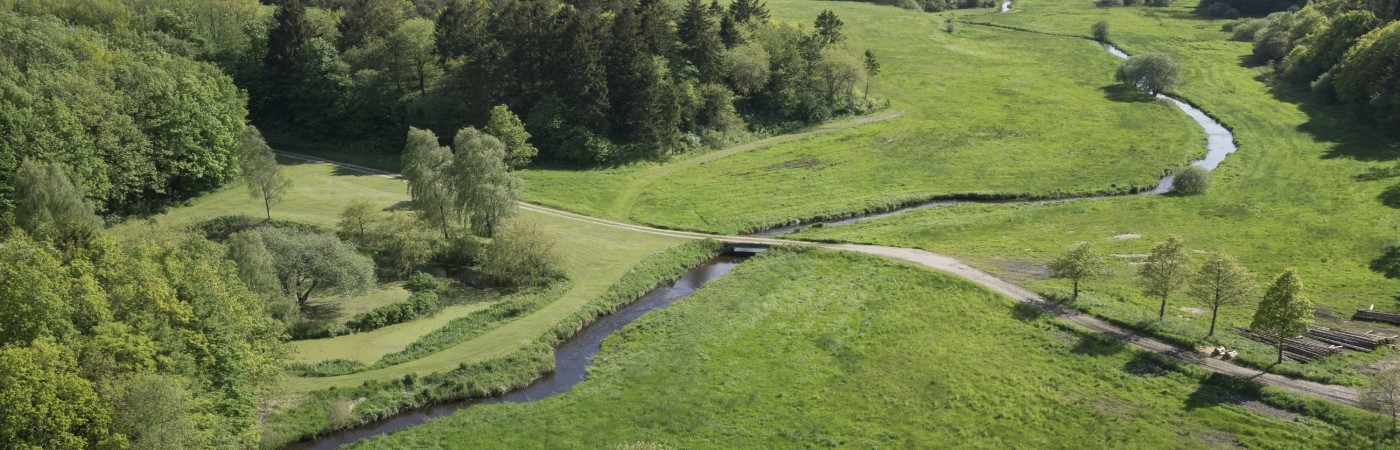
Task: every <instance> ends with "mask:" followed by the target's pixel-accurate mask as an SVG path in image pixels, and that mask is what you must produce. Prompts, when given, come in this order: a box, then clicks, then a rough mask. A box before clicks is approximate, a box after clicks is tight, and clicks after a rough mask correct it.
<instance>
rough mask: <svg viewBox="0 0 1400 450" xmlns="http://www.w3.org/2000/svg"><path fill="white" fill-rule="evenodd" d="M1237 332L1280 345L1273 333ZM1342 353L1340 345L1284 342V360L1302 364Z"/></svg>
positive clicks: (1294, 341) (1302, 341)
mask: <svg viewBox="0 0 1400 450" xmlns="http://www.w3.org/2000/svg"><path fill="white" fill-rule="evenodd" d="M1236 330H1237V331H1239V332H1240V334H1243V335H1245V336H1248V337H1249V338H1250V339H1254V340H1256V341H1259V342H1263V343H1265V344H1269V345H1277V343H1278V340H1277V339H1276V338H1274V335H1273V334H1272V333H1265V332H1262V331H1253V330H1246V329H1243V328H1237V329H1236ZM1341 352H1342V346H1340V345H1327V344H1318V343H1314V342H1310V341H1308V340H1305V339H1298V338H1288V339H1284V340H1283V358H1284V359H1287V360H1289V361H1293V362H1296V363H1300V364H1306V363H1308V362H1312V361H1313V360H1315V359H1320V358H1324V357H1328V356H1332V355H1335V354H1338V353H1341Z"/></svg>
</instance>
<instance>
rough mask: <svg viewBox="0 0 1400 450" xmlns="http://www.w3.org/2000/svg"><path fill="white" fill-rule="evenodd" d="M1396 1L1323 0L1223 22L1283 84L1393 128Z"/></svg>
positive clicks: (1398, 127) (1399, 37) (1399, 6)
mask: <svg viewBox="0 0 1400 450" xmlns="http://www.w3.org/2000/svg"><path fill="white" fill-rule="evenodd" d="M1397 19H1400V1H1394V0H1323V1H1312V2H1309V3H1308V4H1307V6H1305V7H1303V8H1302V9H1294V10H1288V11H1280V12H1275V13H1272V14H1269V15H1268V16H1266V17H1263V18H1251V19H1241V20H1239V21H1235V22H1231V23H1229V24H1227V25H1226V26H1225V27H1226V30H1227V31H1230V32H1231V33H1232V38H1233V39H1235V40H1240V41H1247V42H1253V43H1254V52H1253V57H1254V60H1255V61H1256V62H1258V63H1263V64H1267V65H1268V66H1269V67H1270V68H1272V69H1273V74H1274V76H1275V77H1276V78H1277V79H1278V80H1279V81H1280V82H1282V83H1287V84H1292V85H1295V86H1299V87H1303V88H1307V89H1310V90H1311V92H1312V93H1313V97H1314V99H1315V100H1317V101H1320V102H1323V103H1330V104H1341V105H1344V106H1346V107H1347V109H1348V110H1349V111H1351V112H1352V113H1353V116H1354V117H1356V118H1357V119H1358V120H1361V121H1363V122H1366V123H1369V124H1371V125H1373V126H1376V127H1378V128H1380V129H1382V130H1386V131H1388V132H1391V133H1392V134H1395V133H1400V56H1397V55H1400V21H1397Z"/></svg>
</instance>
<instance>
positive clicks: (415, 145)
mask: <svg viewBox="0 0 1400 450" xmlns="http://www.w3.org/2000/svg"><path fill="white" fill-rule="evenodd" d="M451 165H452V151H450V150H448V149H447V147H443V146H441V145H438V138H437V135H434V134H433V132H432V131H429V130H420V129H417V128H409V129H408V143H407V145H405V146H404V150H403V176H404V178H407V179H408V194H409V195H410V196H411V197H412V198H413V206H414V207H415V208H416V209H417V210H418V214H419V215H420V216H421V217H423V220H424V221H425V222H428V223H429V224H431V225H432V226H433V227H434V228H437V229H439V230H441V231H442V238H443V239H447V240H451V239H452V227H453V226H455V225H457V224H459V223H460V222H461V220H460V217H459V216H458V215H457V210H456V208H455V207H454V206H453V202H454V198H453V195H452V194H453V193H452V190H451V189H450V187H449V186H448V178H449V177H448V172H449V170H451Z"/></svg>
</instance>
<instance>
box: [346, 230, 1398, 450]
mask: <svg viewBox="0 0 1400 450" xmlns="http://www.w3.org/2000/svg"><path fill="white" fill-rule="evenodd" d="M1028 309H1029V308H1024V307H1020V306H1018V305H1016V304H1015V303H1014V302H1013V301H1011V300H1010V299H1007V298H1005V297H1002V296H1000V295H995V294H992V293H990V292H988V291H985V290H982V289H980V288H978V287H976V286H974V285H971V284H970V283H967V282H965V281H962V280H958V279H955V278H952V277H950V276H947V275H943V274H938V273H934V272H930V271H926V270H922V269H919V268H915V267H912V266H908V265H904V264H899V263H895V262H892V261H889V260H886V259H882V258H877V257H872V256H863V255H855V254H848V253H834V252H826V251H811V252H805V253H797V252H779V251H774V252H773V253H769V254H763V255H760V256H759V257H757V258H755V259H753V260H751V261H749V262H747V263H745V264H743V265H741V266H739V268H737V269H736V270H735V271H734V272H733V273H732V274H730V275H729V276H728V277H726V278H723V279H720V280H716V281H714V282H713V283H711V284H710V285H708V286H706V287H705V288H704V289H702V290H700V291H699V292H697V293H696V294H695V295H694V296H692V297H690V298H687V299H685V300H682V301H680V302H678V303H676V304H675V305H673V306H672V307H671V308H670V309H667V310H662V311H656V312H653V313H651V314H649V315H647V316H644V317H642V318H641V319H640V320H638V321H637V322H635V323H633V324H632V325H630V326H628V327H627V328H626V329H624V330H623V331H621V332H620V333H619V334H618V335H615V336H613V337H611V338H609V339H608V340H607V341H605V342H604V344H603V351H602V353H600V354H599V355H598V357H597V360H596V362H595V365H594V366H593V369H592V370H591V372H590V376H589V379H588V380H587V381H584V382H583V383H582V384H580V385H579V386H578V387H577V388H575V389H574V390H573V391H570V392H568V393H565V394H561V395H559V396H556V397H551V398H549V399H546V400H543V401H540V402H537V403H526V404H499V405H489V406H476V407H473V408H470V409H467V410H464V411H462V412H459V413H457V414H455V415H453V416H450V417H448V418H445V419H441V420H437V421H433V422H429V423H428V424H425V425H422V426H419V427H415V428H412V429H409V430H406V431H404V432H401V433H397V434H394V435H390V436H388V437H387V438H380V439H374V440H369V441H364V442H363V444H362V445H360V446H359V448H376V449H396V448H404V449H408V448H612V447H614V446H617V445H620V444H627V443H635V442H655V443H662V444H665V445H667V446H669V447H670V448H795V447H817V446H820V447H826V446H839V447H853V448H854V447H861V448H870V447H879V448H933V447H946V446H949V445H955V446H958V447H970V448H1056V447H1065V446H1071V447H1075V448H1113V449H1120V448H1206V447H1214V446H1218V445H1243V446H1245V447H1292V446H1307V447H1327V446H1355V445H1366V443H1365V442H1366V438H1364V437H1359V436H1354V435H1348V434H1347V433H1348V432H1349V431H1350V430H1346V429H1342V428H1340V427H1337V426H1334V425H1329V424H1327V423H1323V422H1321V421H1318V420H1313V419H1300V420H1288V419H1280V418H1278V417H1275V416H1272V415H1270V414H1278V415H1281V416H1285V417H1288V418H1289V419H1291V418H1292V416H1293V414H1294V413H1290V412H1288V411H1284V410H1280V409H1276V408H1272V407H1269V406H1267V405H1263V404H1261V403H1258V402H1254V403H1249V400H1250V399H1249V398H1247V397H1242V396H1238V395H1232V394H1228V393H1226V392H1225V391H1224V390H1222V389H1220V388H1217V387H1214V386H1211V385H1203V384H1201V382H1200V381H1201V375H1200V374H1199V372H1194V371H1192V370H1189V369H1188V370H1178V369H1176V368H1174V367H1173V366H1171V365H1169V364H1168V365H1164V364H1162V363H1160V362H1158V360H1157V359H1155V358H1153V357H1151V356H1149V355H1146V354H1143V353H1141V352H1138V351H1135V350H1132V349H1130V348H1128V347H1126V346H1124V345H1122V344H1118V343H1116V342H1112V341H1108V340H1105V339H1102V338H1099V337H1096V336H1093V335H1086V334H1083V333H1081V332H1078V331H1076V330H1074V329H1071V328H1065V327H1063V326H1061V325H1058V324H1057V323H1056V322H1055V321H1052V320H1047V319H1045V318H1043V317H1041V316H1038V315H1037V314H1035V313H1034V312H1033V311H1034V310H1029V311H1028ZM954 318H955V319H954ZM1241 404H1249V405H1251V406H1252V409H1251V408H1248V407H1245V406H1240V405H1241ZM1355 418H1356V420H1357V422H1356V423H1353V424H1349V426H1356V427H1358V428H1365V427H1371V428H1373V429H1374V428H1376V427H1377V426H1378V425H1380V424H1381V423H1382V422H1383V420H1382V419H1380V418H1379V417H1367V416H1361V415H1356V416H1355Z"/></svg>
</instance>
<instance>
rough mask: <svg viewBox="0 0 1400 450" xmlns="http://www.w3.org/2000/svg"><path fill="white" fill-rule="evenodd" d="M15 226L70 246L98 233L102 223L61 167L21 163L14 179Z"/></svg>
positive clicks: (30, 162)
mask: <svg viewBox="0 0 1400 450" xmlns="http://www.w3.org/2000/svg"><path fill="white" fill-rule="evenodd" d="M15 224H16V225H19V227H20V229H23V230H24V231H26V232H28V233H29V234H30V235H31V236H34V237H35V238H37V239H41V240H49V241H54V242H60V243H68V244H71V243H75V242H77V241H81V240H85V239H86V238H87V237H88V236H90V235H91V234H92V233H94V232H96V231H97V230H99V229H101V227H102V219H99V218H98V217H97V214H95V213H93V205H92V202H91V201H88V199H87V198H86V197H85V196H84V195H83V191H82V188H80V187H78V186H77V185H75V184H74V183H73V182H72V180H70V179H69V178H68V173H67V171H65V170H63V167H61V166H59V165H58V164H54V163H40V162H35V161H33V160H24V162H22V163H20V168H19V173H17V174H16V176H15Z"/></svg>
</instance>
